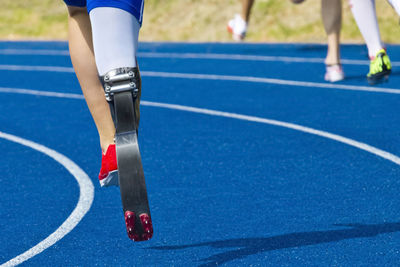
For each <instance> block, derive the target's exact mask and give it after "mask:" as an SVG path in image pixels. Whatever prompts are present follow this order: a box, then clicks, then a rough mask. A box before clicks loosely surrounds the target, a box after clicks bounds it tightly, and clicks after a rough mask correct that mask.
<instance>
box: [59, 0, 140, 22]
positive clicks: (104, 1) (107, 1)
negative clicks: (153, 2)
mask: <svg viewBox="0 0 400 267" xmlns="http://www.w3.org/2000/svg"><path fill="white" fill-rule="evenodd" d="M64 2H65V3H66V4H67V5H68V6H78V7H87V11H88V12H90V11H91V10H92V9H94V8H96V7H115V8H120V9H122V10H125V11H127V12H129V13H131V14H132V15H134V16H135V17H136V19H137V20H138V21H139V23H140V25H142V18H143V5H144V0H64Z"/></svg>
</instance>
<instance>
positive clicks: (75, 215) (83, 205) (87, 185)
mask: <svg viewBox="0 0 400 267" xmlns="http://www.w3.org/2000/svg"><path fill="white" fill-rule="evenodd" d="M0 138H3V139H6V140H9V141H11V142H15V143H18V144H21V145H24V146H27V147H30V148H32V149H34V150H37V151H39V152H41V153H43V154H46V155H47V156H49V157H50V158H52V159H54V160H55V161H57V162H58V163H60V164H61V165H62V166H63V167H64V168H66V169H67V170H68V171H69V172H70V173H71V174H72V175H73V176H74V178H75V179H76V181H77V182H78V185H79V200H78V203H77V205H76V207H75V209H74V210H73V211H72V213H71V214H70V215H69V217H68V218H67V219H66V220H65V221H64V223H63V224H62V225H61V226H60V227H58V229H57V230H56V231H55V232H53V233H52V234H51V235H49V236H48V237H47V238H46V239H44V240H42V241H41V242H40V243H38V244H37V245H36V246H34V247H32V248H30V249H29V250H27V251H26V252H24V253H22V254H20V255H18V256H17V257H15V258H13V259H11V260H9V261H7V262H6V263H3V264H2V265H0V267H9V266H15V265H18V264H20V263H22V262H24V261H26V260H28V259H30V258H32V257H34V256H35V255H37V254H39V253H41V252H42V251H43V250H45V249H47V248H49V247H50V246H52V245H54V244H55V243H56V242H57V241H59V240H60V239H61V238H63V237H64V236H65V235H67V234H68V233H69V232H71V231H72V229H74V228H75V226H77V225H78V223H79V222H80V221H81V220H82V218H83V217H84V216H85V214H86V213H87V212H88V211H89V209H90V207H91V206H92V202H93V198H94V187H93V183H92V181H91V180H90V178H89V177H88V175H87V174H86V173H85V172H84V171H83V170H82V169H81V168H80V167H79V166H78V165H76V164H75V163H74V162H73V161H71V160H70V159H69V158H67V157H66V156H64V155H62V154H60V153H58V152H57V151H55V150H52V149H50V148H48V147H45V146H43V145H40V144H38V143H34V142H32V141H29V140H26V139H23V138H20V137H18V136H14V135H11V134H7V133H3V132H0Z"/></svg>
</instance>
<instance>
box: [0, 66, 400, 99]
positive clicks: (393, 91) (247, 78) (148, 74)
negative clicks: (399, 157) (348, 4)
mask: <svg viewBox="0 0 400 267" xmlns="http://www.w3.org/2000/svg"><path fill="white" fill-rule="evenodd" d="M0 70H11V71H17V70H20V71H50V72H68V73H73V72H74V69H73V68H70V67H54V66H22V65H0ZM140 74H141V75H142V76H143V77H161V78H179V79H200V80H219V81H238V82H251V83H264V84H279V85H288V86H299V87H311V88H324V89H337V90H350V91H364V92H374V93H388V94H400V89H395V88H384V87H372V86H356V85H346V84H332V83H317V82H303V81H293V80H283V79H273V78H262V77H252V76H232V75H215V74H196V73H175V72H157V71H141V72H140Z"/></svg>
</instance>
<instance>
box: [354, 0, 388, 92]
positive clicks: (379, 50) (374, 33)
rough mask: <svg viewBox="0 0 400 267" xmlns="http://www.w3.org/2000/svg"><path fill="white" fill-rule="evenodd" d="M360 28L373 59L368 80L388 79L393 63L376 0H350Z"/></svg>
mask: <svg viewBox="0 0 400 267" xmlns="http://www.w3.org/2000/svg"><path fill="white" fill-rule="evenodd" d="M349 3H350V7H351V10H352V12H353V15H354V18H355V20H356V22H357V25H358V28H359V29H360V32H361V34H362V35H363V37H364V40H365V42H366V44H367V47H368V55H369V57H370V59H371V62H370V68H369V73H368V74H367V80H368V82H369V83H370V84H376V83H380V82H382V81H385V80H387V78H388V77H389V74H390V72H391V69H392V67H391V64H390V59H389V57H388V55H387V54H386V51H385V49H384V45H383V43H382V41H381V37H380V32H379V27H378V21H377V18H376V10H375V1H374V0H349Z"/></svg>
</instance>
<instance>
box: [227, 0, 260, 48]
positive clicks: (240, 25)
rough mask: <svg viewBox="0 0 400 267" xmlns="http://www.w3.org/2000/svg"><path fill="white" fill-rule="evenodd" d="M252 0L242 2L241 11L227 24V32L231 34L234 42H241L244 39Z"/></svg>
mask: <svg viewBox="0 0 400 267" xmlns="http://www.w3.org/2000/svg"><path fill="white" fill-rule="evenodd" d="M253 4H254V0H242V10H241V13H240V14H236V15H235V17H234V18H233V19H231V20H230V21H229V22H228V31H229V32H230V33H232V38H233V39H234V40H236V41H240V40H243V39H244V38H245V37H246V32H247V26H248V23H249V20H250V12H251V8H252V7H253Z"/></svg>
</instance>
